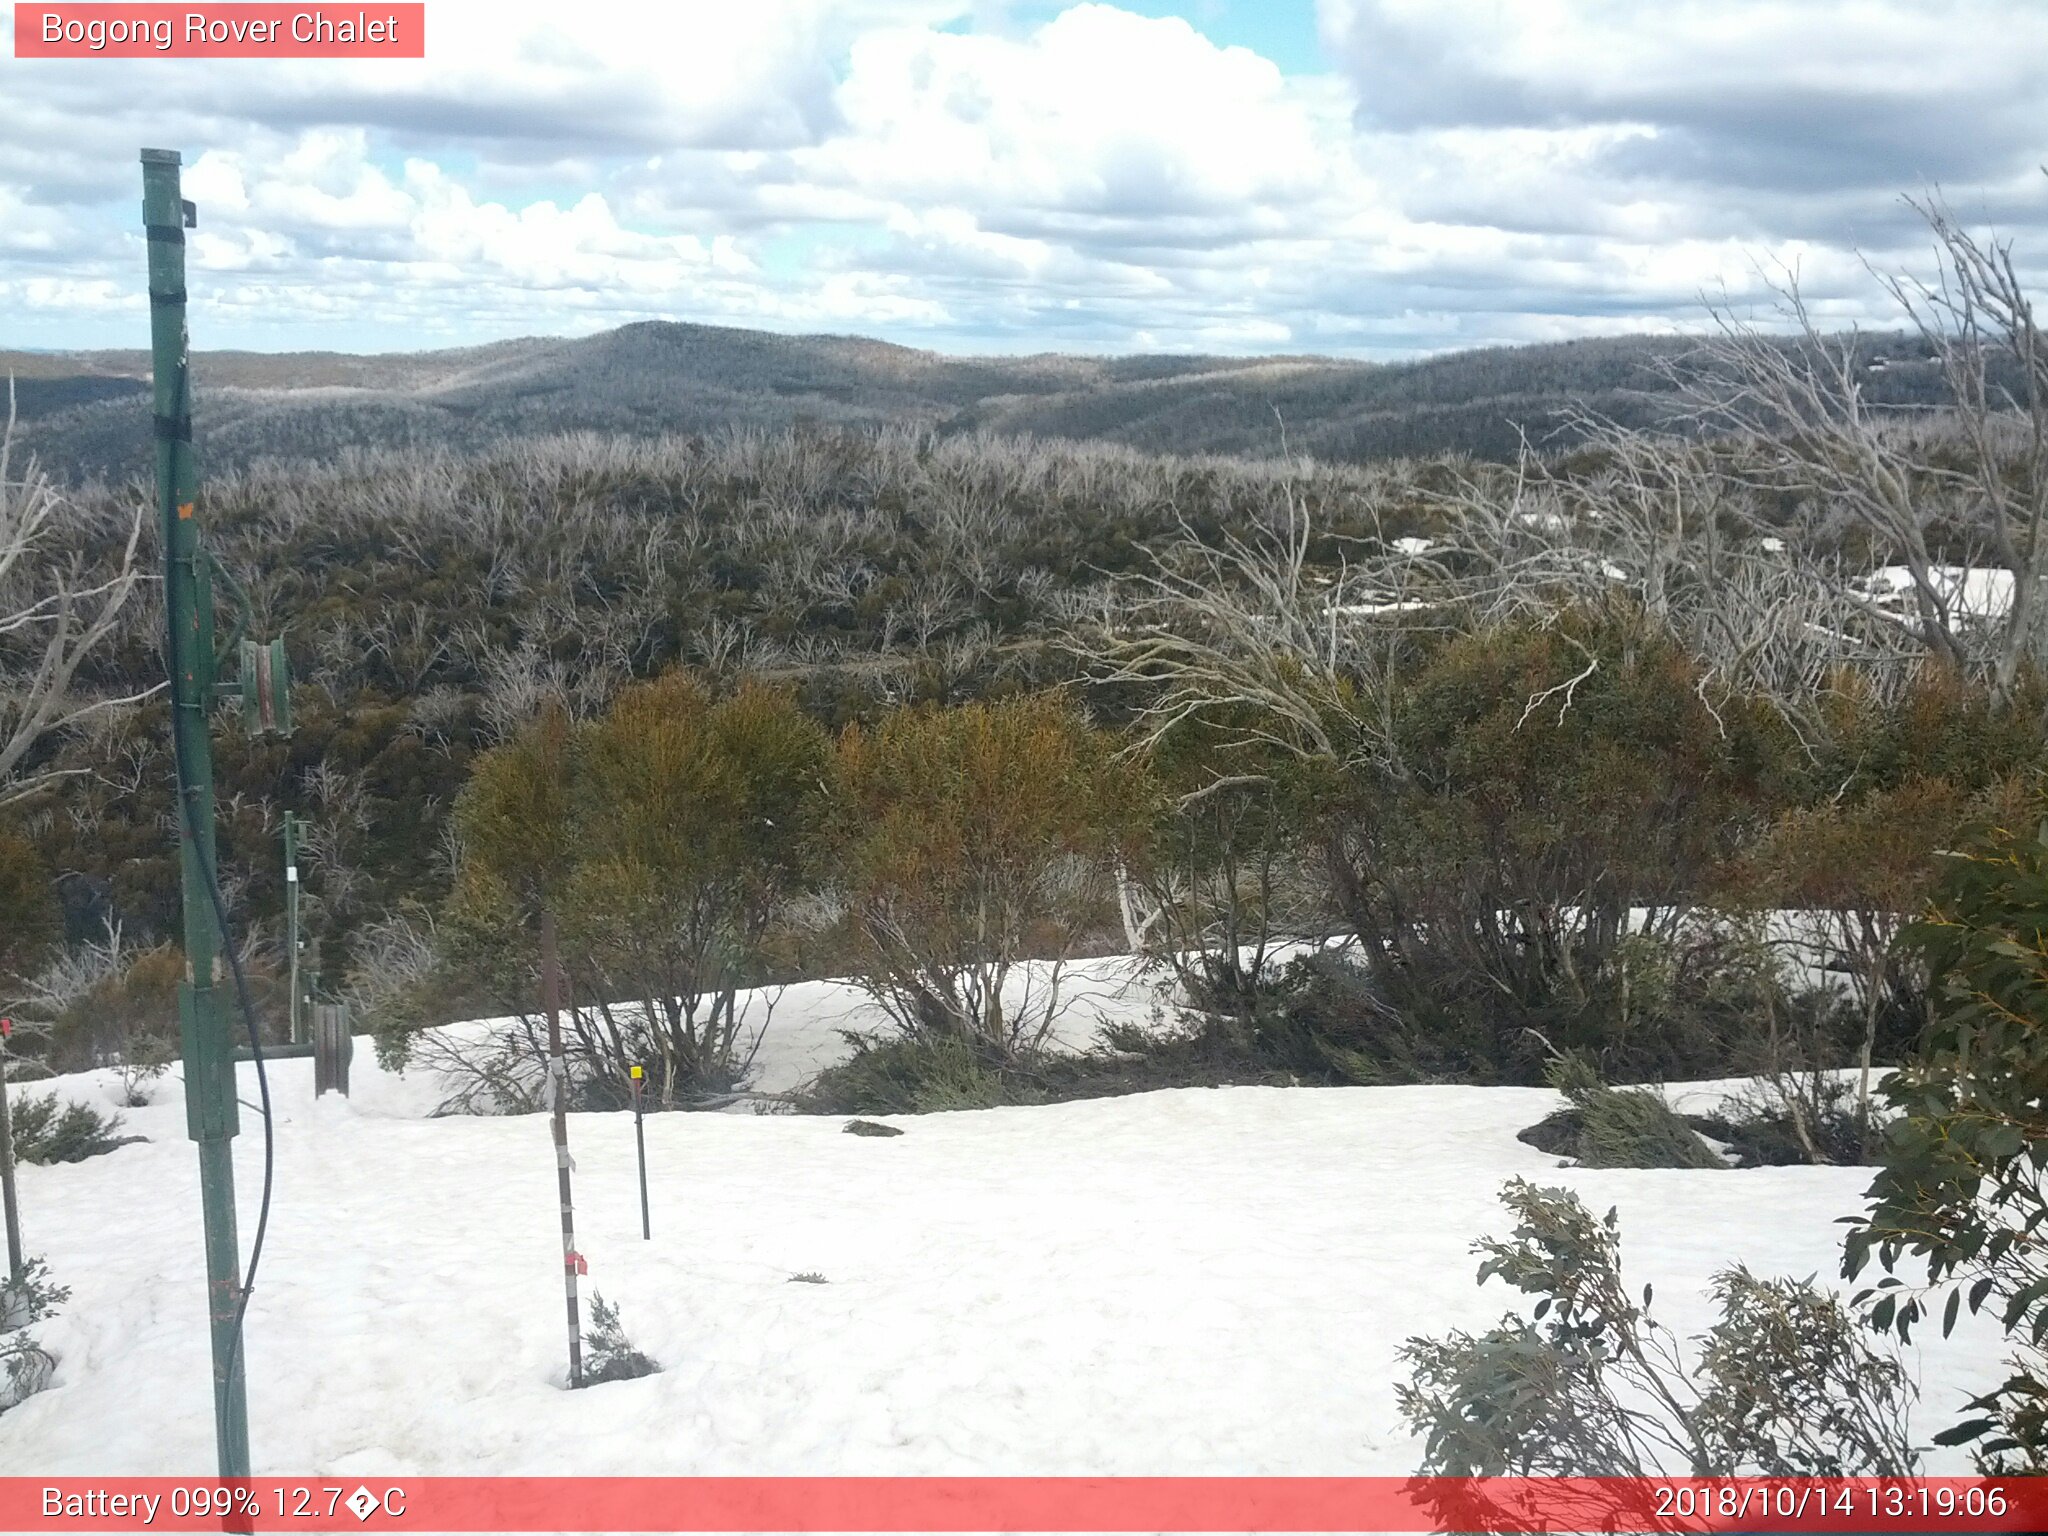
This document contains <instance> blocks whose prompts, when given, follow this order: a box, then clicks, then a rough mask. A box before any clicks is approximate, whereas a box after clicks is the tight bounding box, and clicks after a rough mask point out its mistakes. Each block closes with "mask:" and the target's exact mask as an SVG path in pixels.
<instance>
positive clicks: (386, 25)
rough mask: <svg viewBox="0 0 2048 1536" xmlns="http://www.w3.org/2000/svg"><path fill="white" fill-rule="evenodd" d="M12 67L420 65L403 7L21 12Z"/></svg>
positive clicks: (412, 11) (418, 23)
mask: <svg viewBox="0 0 2048 1536" xmlns="http://www.w3.org/2000/svg"><path fill="white" fill-rule="evenodd" d="M14 56H15V57H16V58H17V59H423V58H425V57H426V56H427V8H426V6H425V5H424V4H423V3H414V4H409V5H393V4H374V3H373V4H371V5H362V4H357V5H267V4H266V5H189V6H188V5H78V4H71V5H25V4H22V3H21V0H16V3H15V7H14Z"/></svg>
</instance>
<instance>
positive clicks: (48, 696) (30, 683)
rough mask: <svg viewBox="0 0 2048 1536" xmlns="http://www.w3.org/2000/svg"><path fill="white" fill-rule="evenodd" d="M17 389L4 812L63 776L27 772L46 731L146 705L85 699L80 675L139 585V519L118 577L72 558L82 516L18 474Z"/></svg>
mask: <svg viewBox="0 0 2048 1536" xmlns="http://www.w3.org/2000/svg"><path fill="white" fill-rule="evenodd" d="M14 426H15V402H14V381H13V379H12V378H10V379H9V380H8V385H7V425H6V428H5V430H4V431H0V805H4V804H6V803H8V802H9V801H11V800H16V799H19V798H20V797H21V796H23V795H25V794H27V793H28V792H29V791H30V790H32V789H34V788H35V787H37V786H38V785H39V784H41V783H43V782H44V781H45V780H46V779H48V778H49V777H51V776H52V775H53V774H55V773H56V772H58V771H59V770H56V769H53V768H33V769H31V768H24V766H23V765H24V763H25V761H26V760H27V759H28V756H29V753H30V751H31V750H32V749H33V748H34V747H35V745H36V743H37V742H39V741H40V740H42V739H43V737H44V736H46V735H47V734H48V733H49V732H51V731H53V730H58V729H61V728H62V727H64V726H67V725H70V724H72V723H73V722H75V721H78V720H80V719H82V718H84V717H85V716H87V715H89V714H91V713H93V712H94V711H97V710H103V709H107V708H110V707H113V706H114V705H117V704H120V703H132V702H133V701H134V700H135V699H137V698H141V697H146V696H147V692H148V691H153V690H146V691H145V692H144V693H141V694H129V695H127V696H126V697H125V698H121V699H114V698H109V697H99V698H92V699H81V698H79V697H78V695H77V694H76V692H75V691H74V689H73V683H74V681H75V680H76V678H77V675H78V670H79V667H80V666H81V665H82V664H83V663H84V662H85V659H86V658H87V657H88V656H89V655H91V654H92V652H93V650H94V649H95V648H96V647H97V646H99V645H100V644H101V642H102V641H104V640H106V639H107V638H108V636H110V635H111V634H113V632H114V630H115V627H116V624H117V622H118V621H119V619H120V617H121V611H122V608H123V606H124V605H125V604H126V603H127V601H128V598H129V596H130V595H131V594H132V593H133V591H134V590H135V584H136V582H137V580H138V579H140V572H139V570H138V568H137V565H136V559H135V554H136V546H137V544H138V543H139V541H140V540H141V537H142V514H141V512H139V511H138V512H136V513H135V514H134V517H133V519H132V520H131V522H130V524H129V528H128V535H127V541H126V543H125V544H123V545H121V546H120V554H119V557H118V559H117V560H116V561H115V562H114V565H113V568H112V569H111V570H107V569H105V568H102V569H100V570H96V571H94V570H88V568H87V566H86V564H85V561H84V559H83V558H82V557H81V556H79V555H78V554H76V553H75V552H73V553H66V550H67V549H68V550H72V551H75V550H76V548H77V547H78V545H80V544H81V543H82V542H84V541H83V540H81V539H80V538H79V537H78V532H79V530H78V529H77V528H76V526H75V519H76V517H77V515H78V514H76V513H75V511H74V509H73V508H72V507H71V506H70V504H69V503H68V502H67V501H66V500H65V498H64V497H63V496H61V495H60V494H59V493H58V491H57V488H56V486H55V485H54V484H53V483H52V482H51V480H50V478H49V476H48V475H46V474H45V473H44V472H43V471H42V469H41V468H40V467H39V466H38V465H37V464H36V462H35V460H34V459H30V460H29V461H28V463H27V465H26V466H25V467H24V468H23V469H22V471H21V473H20V474H19V476H16V475H15V474H14V473H13V463H12V460H13V449H14Z"/></svg>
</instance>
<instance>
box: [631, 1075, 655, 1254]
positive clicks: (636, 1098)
mask: <svg viewBox="0 0 2048 1536" xmlns="http://www.w3.org/2000/svg"><path fill="white" fill-rule="evenodd" d="M646 1079H647V1074H646V1072H645V1071H643V1070H642V1069H641V1068H639V1067H635V1068H633V1144H634V1145H635V1146H636V1147H637V1148H638V1149H639V1152H640V1236H641V1238H642V1239H643V1240H645V1241H648V1242H652V1241H653V1240H654V1229H653V1227H652V1226H650V1225H649V1224H648V1220H647V1129H646V1120H645V1117H644V1116H643V1115H642V1114H641V1112H640V1089H641V1086H642V1084H644V1083H645V1081H646Z"/></svg>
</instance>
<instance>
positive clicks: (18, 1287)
mask: <svg viewBox="0 0 2048 1536" xmlns="http://www.w3.org/2000/svg"><path fill="white" fill-rule="evenodd" d="M48 1276H49V1272H48V1271H47V1270H46V1269H45V1268H44V1267H43V1262H42V1260H41V1259H30V1260H29V1261H28V1263H27V1264H25V1265H24V1266H23V1267H22V1273H21V1276H20V1278H19V1279H12V1278H5V1277H0V1413H4V1412H6V1411H7V1410H8V1409H9V1408H12V1407H13V1406H14V1405H15V1404H16V1403H18V1402H20V1401H21V1400H22V1399H23V1398H26V1397H31V1396H33V1395H34V1394H36V1393H37V1392H40V1391H41V1390H42V1389H43V1387H44V1386H45V1385H46V1384H47V1383H48V1382H49V1379H50V1371H51V1369H52V1368H53V1367H54V1366H55V1365H56V1361H55V1359H54V1358H52V1356H51V1355H50V1353H49V1351H47V1350H45V1349H44V1348H43V1347H42V1346H41V1345H39V1344H38V1343H36V1341H35V1336H34V1335H33V1334H31V1333H30V1332H29V1330H30V1328H32V1327H33V1326H34V1325H35V1324H37V1323H39V1322H41V1321H42V1320H43V1319H44V1318H46V1317H49V1316H50V1315H51V1314H52V1313H54V1312H55V1311H56V1310H57V1308H58V1307H60V1306H62V1305H63V1304H64V1302H65V1301H67V1300H68V1299H69V1298H70V1295H71V1292H70V1291H68V1290H66V1289H65V1288H64V1287H63V1286H59V1285H52V1284H50V1281H49V1278H48Z"/></svg>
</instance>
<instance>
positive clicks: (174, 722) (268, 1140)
mask: <svg viewBox="0 0 2048 1536" xmlns="http://www.w3.org/2000/svg"><path fill="white" fill-rule="evenodd" d="M191 387H192V385H191V376H190V374H189V373H188V372H187V371H186V365H185V362H184V361H183V359H180V361H179V364H178V410H177V418H176V419H177V420H179V421H181V422H189V421H190V420H191V409H192V397H191ZM176 494H177V493H176V490H175V489H174V488H172V487H169V486H167V487H166V488H165V498H166V503H167V505H166V506H165V507H163V508H162V509H161V511H162V512H163V513H164V514H165V517H164V641H165V652H164V671H165V674H166V675H167V676H168V677H169V679H170V685H171V688H170V693H171V755H172V757H173V758H174V759H175V760H176V765H177V771H178V810H179V817H180V820H181V821H182V823H183V825H184V828H185V839H186V841H187V843H188V844H190V846H191V848H192V851H193V857H194V859H195V860H196V861H197V863H198V865H199V873H200V876H201V883H203V884H204V885H205V887H206V894H207V898H208V900H209V901H210V902H211V904H212V906H213V918H214V926H215V927H216V928H217V929H218V930H219V933H220V947H221V952H222V953H223V954H225V955H226V956H227V960H228V970H229V971H230V973H232V974H233V976H234V978H235V998H236V1001H237V1002H238V1003H239V1004H240V1005H241V1009H242V1020H243V1023H244V1024H245V1025H246V1026H247V1028H248V1031H249V1056H250V1059H251V1060H252V1061H254V1062H255V1064H256V1087H257V1097H258V1098H259V1099H260V1100H261V1101H262V1104H263V1110H262V1113H263V1199H262V1203H261V1204H260V1205H259V1206H258V1207H257V1212H256V1237H255V1240H254V1241H253V1242H251V1243H250V1245H249V1267H248V1268H247V1269H245V1270H244V1271H243V1272H242V1279H241V1286H240V1295H239V1297H238V1298H237V1300H236V1303H235V1326H234V1332H233V1334H232V1335H231V1337H230V1341H229V1344H228V1359H227V1370H226V1372H225V1373H224V1374H225V1377H226V1379H227V1380H229V1381H232V1380H233V1379H234V1375H235V1367H236V1366H237V1365H238V1364H239V1363H240V1361H241V1353H242V1324H243V1322H244V1320H245V1319H246V1318H247V1317H248V1314H249V1295H250V1292H252V1291H254V1290H255V1289H256V1268H257V1266H258V1265H259V1264H260V1263H261V1262H262V1261H263V1239H264V1237H265V1236H266V1234H267V1233H268V1232H269V1230H270V1193H271V1188H272V1184H273V1182H274V1177H275V1173H276V1161H277V1135H276V1128H275V1123H274V1119H273V1116H272V1115H271V1108H270V1074H269V1072H268V1071H267V1070H266V1069H265V1067H264V1062H263V1040H262V1037H261V1032H260V1031H259V1029H258V1028H257V1024H256V1007H255V1004H254V1003H253V1002H251V1001H250V998H249V979H248V977H247V976H245V975H244V974H243V973H242V960H241V957H240V956H239V955H237V954H236V953H235V946H234V944H233V943H232V942H231V941H230V940H229V937H228V907H227V901H226V900H225V899H224V898H223V897H222V895H221V890H220V875H219V872H218V871H217V870H216V869H215V868H214V865H213V861H212V860H211V859H210V858H208V857H207V854H206V844H205V843H204V842H203V841H202V840H201V839H200V836H199V827H198V823H197V821H196V820H195V819H194V817H193V814H192V773H191V767H190V764H189V763H188V762H187V760H186V755H185V738H184V736H183V735H182V734H181V733H180V732H179V730H178V711H179V710H180V709H181V708H183V707H184V700H183V698H182V697H180V691H179V674H178V646H177V636H176V635H175V634H174V633H173V632H172V629H171V603H170V592H171V582H172V581H173V579H174V578H175V574H176V573H175V572H174V571H173V569H172V566H173V563H174V561H173V555H172V551H171V537H170V519H169V513H170V511H171V508H170V507H169V505H168V502H169V500H170V499H171V498H172V497H175V495H176ZM193 558H194V559H197V558H199V556H198V554H197V553H196V551H195V553H194V556H193ZM201 708H202V710H203V709H205V708H206V706H205V705H204V704H202V705H201ZM203 718H204V716H203V715H202V719H203ZM211 979H212V978H210V977H209V978H208V980H209V982H210V981H211ZM231 1070H232V1067H231ZM186 1091H187V1092H190V1091H191V1090H190V1085H189V1084H188V1085H187V1089H186Z"/></svg>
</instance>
